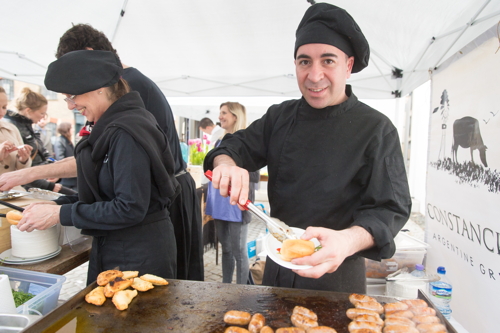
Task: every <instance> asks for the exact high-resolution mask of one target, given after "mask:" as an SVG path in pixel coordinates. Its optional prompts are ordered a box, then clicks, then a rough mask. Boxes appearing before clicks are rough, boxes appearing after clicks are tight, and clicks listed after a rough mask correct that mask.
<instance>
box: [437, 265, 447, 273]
mask: <svg viewBox="0 0 500 333" xmlns="http://www.w3.org/2000/svg"><path fill="white" fill-rule="evenodd" d="M437 272H438V274H446V268H444V267H443V266H439V267H438V269H437Z"/></svg>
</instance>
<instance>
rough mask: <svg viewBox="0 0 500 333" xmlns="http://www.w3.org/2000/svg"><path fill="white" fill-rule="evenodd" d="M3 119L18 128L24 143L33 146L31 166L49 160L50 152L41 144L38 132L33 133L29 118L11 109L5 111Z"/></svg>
mask: <svg viewBox="0 0 500 333" xmlns="http://www.w3.org/2000/svg"><path fill="white" fill-rule="evenodd" d="M4 119H5V120H6V121H8V122H9V123H12V124H14V125H15V126H16V127H17V128H18V129H19V132H20V133H21V136H22V138H23V142H24V144H27V145H30V146H31V147H33V151H32V152H31V159H32V160H33V162H32V164H31V165H32V166H36V165H40V164H45V163H47V162H49V160H48V158H49V157H50V153H49V151H48V150H47V149H45V147H44V146H43V142H42V139H40V133H35V131H34V130H33V122H32V121H31V119H29V118H27V117H25V116H23V115H21V114H20V113H17V112H14V111H11V110H8V111H7V114H6V115H5V118H4Z"/></svg>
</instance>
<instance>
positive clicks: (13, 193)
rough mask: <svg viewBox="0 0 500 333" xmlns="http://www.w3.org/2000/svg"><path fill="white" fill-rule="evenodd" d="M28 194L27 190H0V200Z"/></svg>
mask: <svg viewBox="0 0 500 333" xmlns="http://www.w3.org/2000/svg"><path fill="white" fill-rule="evenodd" d="M28 194H29V193H27V192H20V191H13V190H10V191H4V192H0V200H12V199H17V198H21V197H24V196H26V195H28Z"/></svg>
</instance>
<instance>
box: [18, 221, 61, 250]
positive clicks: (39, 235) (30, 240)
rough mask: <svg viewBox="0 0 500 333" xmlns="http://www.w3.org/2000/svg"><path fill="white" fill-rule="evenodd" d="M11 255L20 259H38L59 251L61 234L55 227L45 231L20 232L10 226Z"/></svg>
mask: <svg viewBox="0 0 500 333" xmlns="http://www.w3.org/2000/svg"><path fill="white" fill-rule="evenodd" d="M10 240H11V244H12V250H11V253H12V255H13V256H15V257H18V258H38V257H42V256H45V255H47V254H50V253H53V252H55V251H57V249H58V248H59V232H58V228H57V227H56V226H55V225H54V226H52V227H50V228H48V229H45V230H33V231H32V232H26V231H20V230H19V229H17V226H15V225H11V226H10Z"/></svg>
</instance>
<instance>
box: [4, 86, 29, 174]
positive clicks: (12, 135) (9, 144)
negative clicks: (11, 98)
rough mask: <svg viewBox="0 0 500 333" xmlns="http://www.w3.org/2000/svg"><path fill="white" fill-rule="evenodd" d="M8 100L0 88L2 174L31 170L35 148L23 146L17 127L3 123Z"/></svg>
mask: <svg viewBox="0 0 500 333" xmlns="http://www.w3.org/2000/svg"><path fill="white" fill-rule="evenodd" d="M7 104H8V98H7V94H6V92H5V89H4V88H2V87H0V174H3V173H5V172H9V171H14V170H19V169H24V168H29V167H30V166H31V158H30V154H31V151H32V150H33V147H31V146H30V145H25V144H23V138H22V137H21V134H20V133H19V130H18V129H17V127H16V126H14V125H12V124H10V123H8V122H5V121H3V120H2V119H3V117H4V116H5V114H6V113H7Z"/></svg>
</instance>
